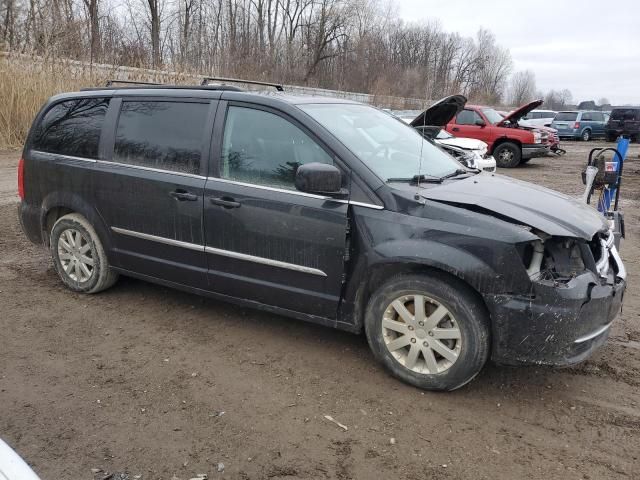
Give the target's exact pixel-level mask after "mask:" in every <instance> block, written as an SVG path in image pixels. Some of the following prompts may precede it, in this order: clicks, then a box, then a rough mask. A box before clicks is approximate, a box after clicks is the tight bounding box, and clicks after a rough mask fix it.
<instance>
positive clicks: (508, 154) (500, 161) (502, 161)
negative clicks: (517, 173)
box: [493, 142, 522, 168]
mask: <svg viewBox="0 0 640 480" xmlns="http://www.w3.org/2000/svg"><path fill="white" fill-rule="evenodd" d="M493 158H495V159H496V164H497V165H498V166H499V167H502V168H514V167H517V166H518V165H519V164H520V159H521V158H522V152H521V151H520V147H519V146H518V145H516V144H515V143H511V142H507V143H502V144H500V145H498V146H497V147H496V148H495V150H494V151H493Z"/></svg>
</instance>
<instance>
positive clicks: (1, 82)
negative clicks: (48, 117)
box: [0, 59, 92, 148]
mask: <svg viewBox="0 0 640 480" xmlns="http://www.w3.org/2000/svg"><path fill="white" fill-rule="evenodd" d="M91 84H92V81H91V76H90V75H87V74H86V73H84V72H78V73H76V74H72V73H71V72H69V71H68V70H66V69H65V68H64V67H63V66H61V65H59V64H58V65H56V64H55V63H53V62H51V63H46V64H35V63H29V62H15V61H9V60H7V59H0V148H21V147H22V145H23V143H24V140H25V137H26V136H27V132H28V131H29V127H30V126H31V122H32V121H33V118H34V116H35V115H36V114H37V113H38V110H40V107H42V104H43V103H44V102H45V101H46V99H47V98H49V97H50V96H51V95H55V94H56V93H60V92H64V91H70V90H74V89H78V88H82V87H86V86H90V85H91Z"/></svg>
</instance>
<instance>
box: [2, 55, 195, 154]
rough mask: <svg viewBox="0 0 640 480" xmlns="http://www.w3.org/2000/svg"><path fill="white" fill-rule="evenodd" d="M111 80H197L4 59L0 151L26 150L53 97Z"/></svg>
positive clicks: (169, 74) (23, 58) (60, 62)
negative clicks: (36, 119) (37, 118)
mask: <svg viewBox="0 0 640 480" xmlns="http://www.w3.org/2000/svg"><path fill="white" fill-rule="evenodd" d="M109 78H120V79H129V80H138V81H149V82H160V83H164V82H167V83H176V84H185V83H190V84H193V83H194V78H193V76H190V75H185V74H179V73H174V72H162V71H153V70H144V69H133V68H127V67H112V66H104V65H95V66H91V65H89V64H85V63H82V62H76V61H70V60H43V59H42V58H38V59H31V58H29V57H26V56H19V55H16V56H2V55H0V149H17V148H22V146H23V144H24V141H25V138H26V136H27V133H28V132H29V128H30V127H31V122H33V118H34V117H35V116H36V114H37V113H38V111H39V110H40V108H41V107H42V105H43V104H44V102H45V101H46V100H47V99H48V98H49V97H50V96H52V95H55V94H57V93H62V92H71V91H76V90H79V89H81V88H84V87H95V86H100V85H104V84H105V82H106V80H108V79H109Z"/></svg>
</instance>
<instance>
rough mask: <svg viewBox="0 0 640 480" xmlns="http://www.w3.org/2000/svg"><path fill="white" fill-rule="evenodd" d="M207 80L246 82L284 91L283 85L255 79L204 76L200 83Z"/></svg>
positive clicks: (204, 84) (207, 82)
mask: <svg viewBox="0 0 640 480" xmlns="http://www.w3.org/2000/svg"><path fill="white" fill-rule="evenodd" d="M209 82H223V85H224V83H225V82H229V83H246V84H248V85H263V86H265V87H273V88H275V89H276V90H277V91H279V92H284V87H283V86H282V85H281V84H279V83H270V82H258V81H256V80H242V79H240V78H224V77H204V78H203V79H202V83H201V84H200V85H202V86H206V85H209Z"/></svg>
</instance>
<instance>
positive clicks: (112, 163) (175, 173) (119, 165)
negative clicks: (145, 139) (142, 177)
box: [97, 160, 207, 180]
mask: <svg viewBox="0 0 640 480" xmlns="http://www.w3.org/2000/svg"><path fill="white" fill-rule="evenodd" d="M97 162H98V163H101V164H104V165H116V166H118V167H125V168H135V169H137V170H146V171H148V172H158V173H168V174H170V175H178V176H180V177H190V178H198V179H200V180H206V179H207V177H204V176H202V175H196V174H195V173H186V172H176V171H174V170H163V169H161V168H153V167H145V166H143V165H133V164H130V163H120V162H110V161H108V160H98V161H97Z"/></svg>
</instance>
